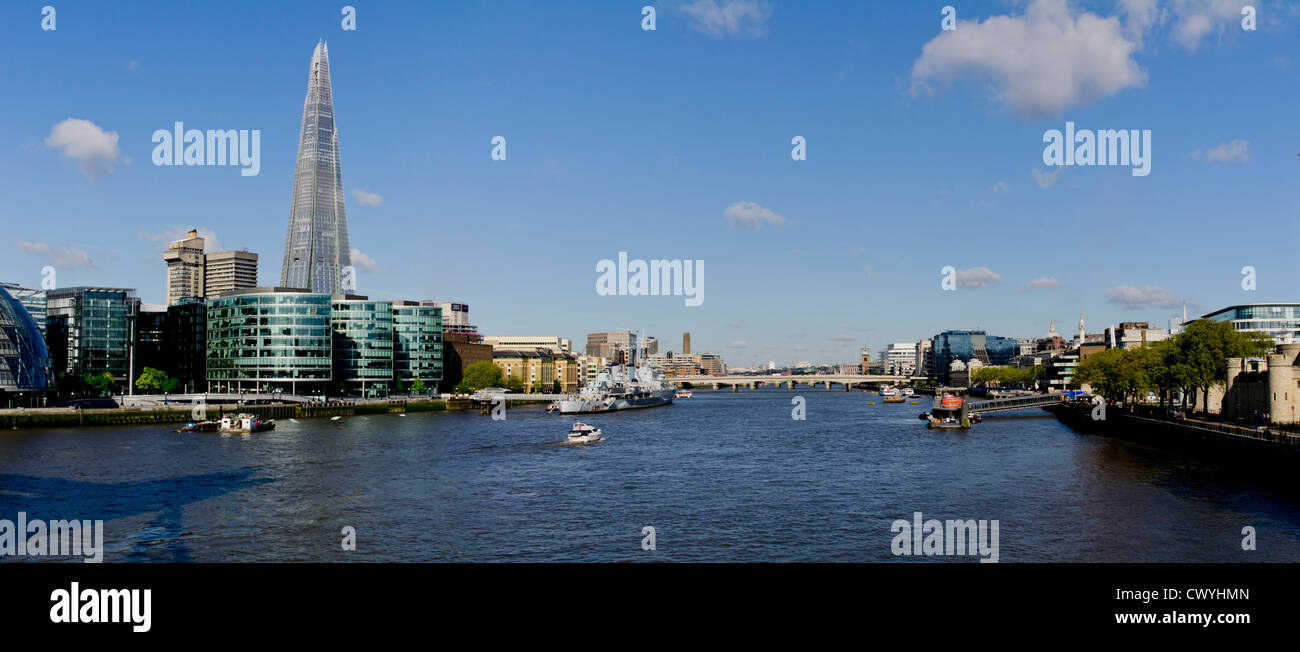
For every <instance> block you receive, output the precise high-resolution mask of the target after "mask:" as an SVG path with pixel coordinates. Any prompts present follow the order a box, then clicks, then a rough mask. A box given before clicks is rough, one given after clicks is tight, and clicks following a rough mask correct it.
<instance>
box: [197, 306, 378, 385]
mask: <svg viewBox="0 0 1300 652" xmlns="http://www.w3.org/2000/svg"><path fill="white" fill-rule="evenodd" d="M330 310H331V306H330V295H328V294H320V293H315V292H308V291H306V290H298V289H291V288H267V287H257V288H250V289H247V290H237V291H235V292H233V293H229V294H224V295H222V296H220V297H217V298H215V299H209V300H208V302H207V344H208V352H207V375H208V391H211V392H218V393H223V392H224V393H235V392H240V391H244V390H247V391H250V392H251V391H262V392H267V391H275V390H279V391H283V392H287V393H290V394H301V395H322V394H324V393H325V389H326V384H327V383H329V380H330V368H331V354H332V338H331V332H330ZM390 319H391V318H390Z"/></svg>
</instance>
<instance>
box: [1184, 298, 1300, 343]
mask: <svg viewBox="0 0 1300 652" xmlns="http://www.w3.org/2000/svg"><path fill="white" fill-rule="evenodd" d="M1201 319H1212V320H1214V321H1226V322H1228V323H1231V324H1232V327H1233V328H1235V329H1237V330H1238V331H1241V332H1248V333H1264V334H1266V335H1268V336H1270V337H1272V338H1273V343H1274V344H1293V343H1300V303H1248V304H1242V305H1239V306H1228V307H1227V308H1223V309H1220V310H1216V311H1214V312H1212V313H1210V314H1208V315H1205V316H1204V317H1201Z"/></svg>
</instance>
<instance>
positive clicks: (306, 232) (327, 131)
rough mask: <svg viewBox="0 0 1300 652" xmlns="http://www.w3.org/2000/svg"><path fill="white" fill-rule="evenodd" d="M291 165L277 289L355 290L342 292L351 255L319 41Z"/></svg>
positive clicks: (326, 65)
mask: <svg viewBox="0 0 1300 652" xmlns="http://www.w3.org/2000/svg"><path fill="white" fill-rule="evenodd" d="M294 161H296V167H295V170H294V175H293V201H292V204H291V205H290V208H289V232H288V235H286V236H285V246H284V265H283V267H282V269H281V272H280V285H282V286H285V287H293V288H307V289H308V290H310V291H312V292H317V293H321V294H325V295H334V294H339V293H343V292H349V291H355V290H356V287H355V286H353V287H343V285H344V283H343V274H344V268H346V267H350V266H351V265H352V254H351V249H350V248H349V246H348V217H347V210H346V207H345V202H344V194H343V171H342V168H341V165H340V163H339V133H338V129H337V128H336V126H335V124H334V92H333V89H332V88H331V86H330V60H329V47H328V46H327V45H326V44H325V42H324V41H321V42H318V43H317V44H316V49H315V51H313V52H312V55H311V67H310V70H309V71H308V75H307V98H306V100H305V101H304V102H303V107H302V129H301V131H300V132H299V136H298V157H297V158H295V159H294Z"/></svg>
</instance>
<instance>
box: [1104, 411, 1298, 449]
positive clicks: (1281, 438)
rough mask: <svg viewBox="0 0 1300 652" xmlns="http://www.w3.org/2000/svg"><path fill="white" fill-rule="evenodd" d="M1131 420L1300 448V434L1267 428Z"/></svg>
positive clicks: (1148, 418)
mask: <svg viewBox="0 0 1300 652" xmlns="http://www.w3.org/2000/svg"><path fill="white" fill-rule="evenodd" d="M1125 416H1127V417H1128V418H1130V419H1134V420H1137V421H1146V422H1149V423H1156V424H1161V425H1174V426H1181V427H1183V428H1189V429H1192V430H1203V431H1206V432H1212V433H1215V434H1220V435H1229V436H1231V437H1242V438H1245V439H1253V440H1256V441H1264V442H1270V443H1274V444H1283V445H1286V446H1295V447H1300V434H1291V433H1289V432H1282V431H1277V430H1272V429H1270V428H1269V427H1267V426H1258V427H1250V426H1239V425H1236V424H1231V423H1216V422H1213V421H1201V420H1198V419H1178V420H1169V419H1153V418H1151V417H1139V416H1134V415H1131V414H1130V415H1125Z"/></svg>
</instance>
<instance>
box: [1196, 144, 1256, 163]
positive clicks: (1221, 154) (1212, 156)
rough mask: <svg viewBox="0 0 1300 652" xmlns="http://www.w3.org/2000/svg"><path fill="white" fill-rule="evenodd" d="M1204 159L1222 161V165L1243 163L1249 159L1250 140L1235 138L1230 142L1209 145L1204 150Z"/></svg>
mask: <svg viewBox="0 0 1300 652" xmlns="http://www.w3.org/2000/svg"><path fill="white" fill-rule="evenodd" d="M1197 151H1198V152H1199V151H1200V150H1199V149H1198V150H1197ZM1205 160H1206V161H1207V162H1211V163H1214V162H1217V163H1223V164H1224V165H1229V164H1232V163H1245V162H1247V161H1249V160H1250V141H1245V140H1242V139H1240V138H1236V139H1233V141H1232V142H1229V143H1223V144H1221V145H1216V146H1214V147H1211V148H1210V149H1208V150H1206V151H1205Z"/></svg>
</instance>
